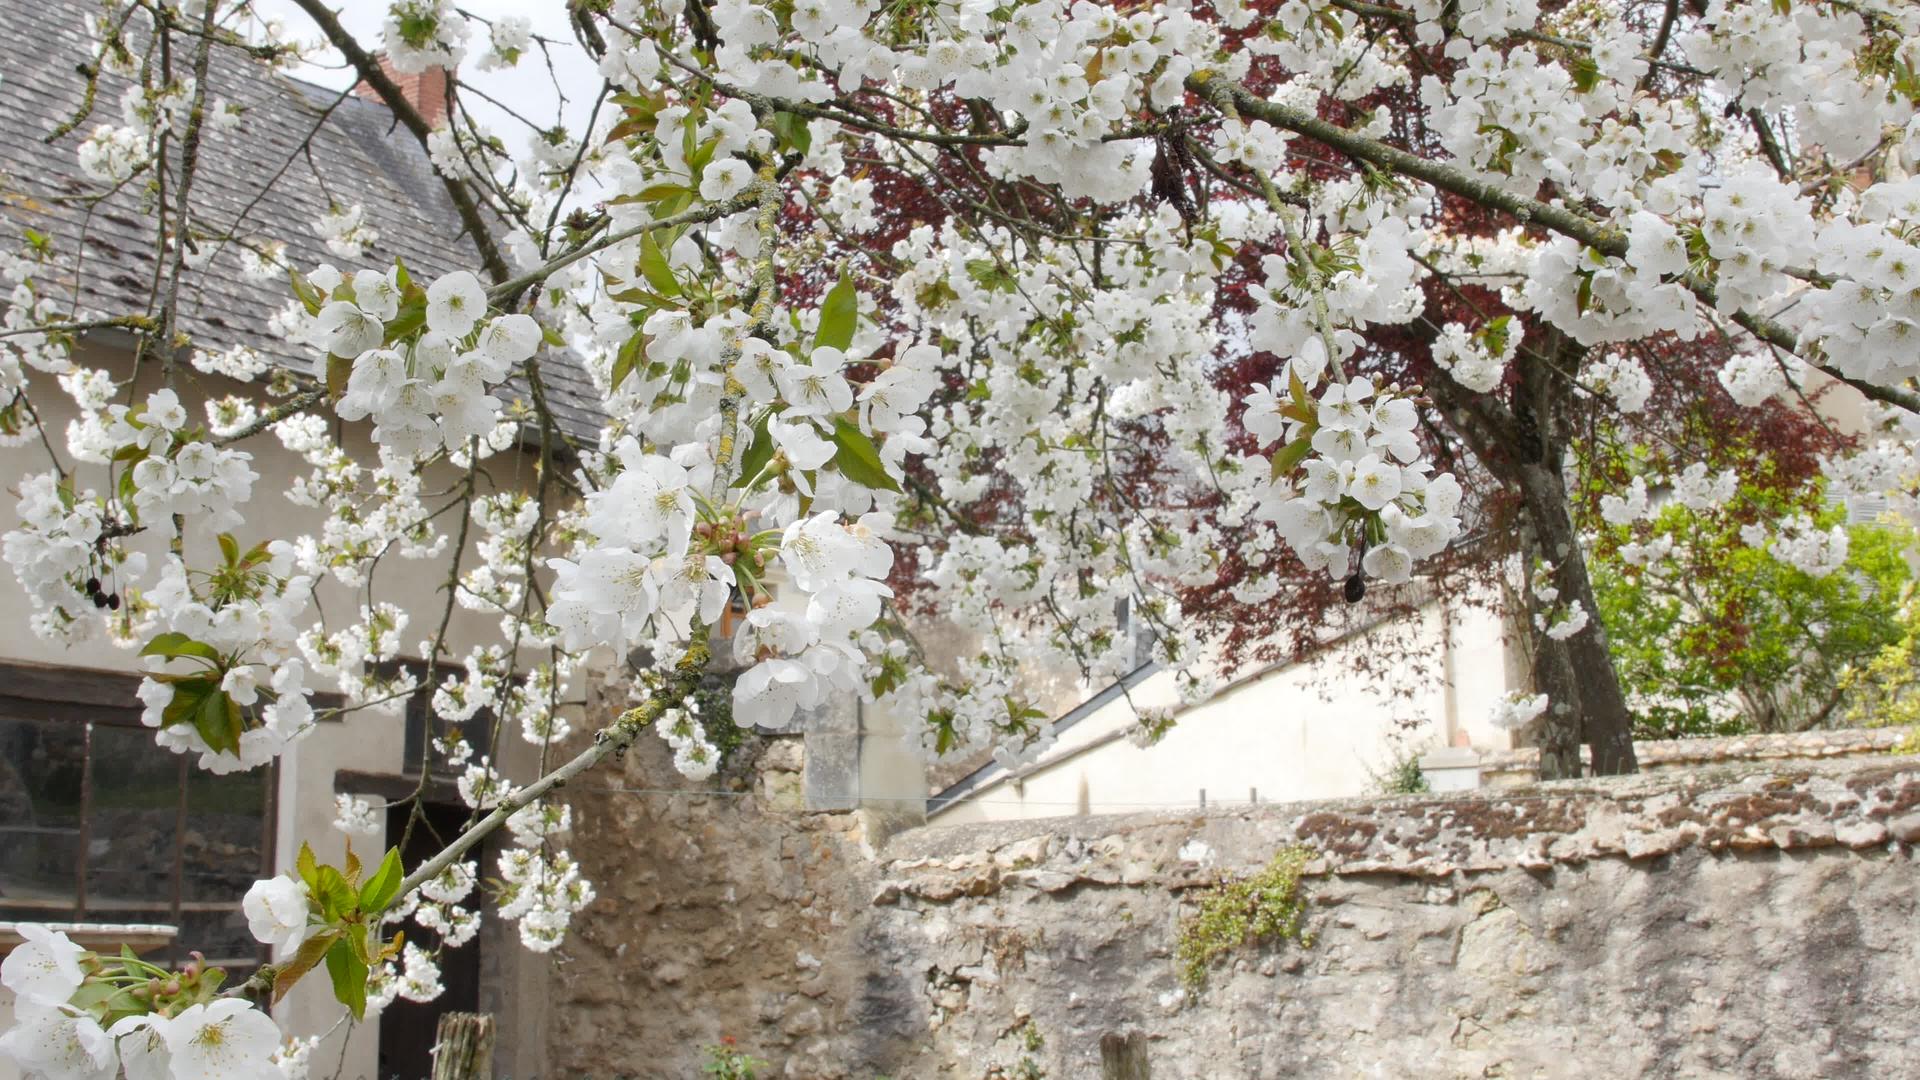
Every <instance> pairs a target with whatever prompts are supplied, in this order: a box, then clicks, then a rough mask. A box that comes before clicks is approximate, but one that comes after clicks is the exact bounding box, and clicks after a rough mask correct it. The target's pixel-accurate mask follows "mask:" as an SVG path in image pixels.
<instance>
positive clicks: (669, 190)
mask: <svg viewBox="0 0 1920 1080" xmlns="http://www.w3.org/2000/svg"><path fill="white" fill-rule="evenodd" d="M692 194H693V192H691V191H690V190H688V188H687V185H685V184H649V185H647V186H646V187H643V188H641V189H640V193H639V196H638V198H639V201H640V202H650V203H657V202H659V201H661V200H662V199H671V198H673V197H674V196H676V195H688V196H691V195H692Z"/></svg>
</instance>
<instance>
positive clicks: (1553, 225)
mask: <svg viewBox="0 0 1920 1080" xmlns="http://www.w3.org/2000/svg"><path fill="white" fill-rule="evenodd" d="M1187 89H1189V90H1191V91H1193V92H1194V93H1196V94H1198V95H1200V96H1201V97H1203V98H1205V99H1206V100H1207V101H1209V102H1211V103H1212V104H1213V105H1214V107H1215V108H1218V109H1220V110H1221V111H1222V112H1227V111H1229V109H1230V108H1231V109H1232V110H1234V111H1237V112H1239V113H1242V114H1245V115H1247V116H1252V117H1255V118H1257V119H1260V120H1265V121H1266V122H1268V123H1269V124H1272V125H1274V126H1275V127H1280V128H1285V129H1286V130H1288V131H1291V132H1294V133H1295V134H1298V135H1305V136H1306V137H1307V138H1310V139H1313V140H1315V141H1316V142H1321V143H1325V144H1326V145H1327V146H1330V147H1332V148H1333V149H1335V150H1338V151H1340V152H1341V153H1343V154H1346V155H1347V156H1348V157H1350V158H1353V159H1355V160H1358V161H1364V162H1366V163H1368V164H1370V165H1374V166H1377V167H1379V168H1382V169H1386V170H1387V171H1389V172H1394V173H1398V174H1400V175H1402V176H1410V177H1412V178H1414V179H1416V180H1421V181H1425V182H1426V183H1428V184H1431V185H1433V186H1434V187H1436V188H1438V189H1439V190H1441V191H1444V192H1447V193H1448V194H1450V195H1457V196H1459V197H1460V198H1463V199H1466V200H1468V201H1469V202H1473V203H1476V204H1478V205H1480V206H1484V207H1486V208H1488V209H1490V210H1498V211H1501V212H1503V213H1505V214H1507V215H1509V216H1511V217H1513V218H1515V219H1517V220H1518V221H1519V222H1520V223H1521V224H1522V225H1538V226H1540V227H1541V228H1544V229H1546V230H1548V231H1549V232H1555V233H1559V234H1560V235H1562V236H1565V237H1568V238H1569V239H1573V240H1578V241H1579V242H1580V243H1582V244H1585V245H1586V246H1588V247H1590V248H1592V249H1593V250H1595V251H1597V252H1599V253H1600V254H1602V255H1608V256H1612V257H1614V258H1624V257H1626V254H1627V238H1626V235H1625V234H1624V233H1622V232H1621V231H1620V230H1618V229H1615V228H1613V227H1611V226H1609V225H1607V224H1606V223H1604V222H1600V221H1596V220H1594V219H1592V218H1590V217H1587V216H1586V215H1584V214H1580V213H1577V212H1575V211H1573V210H1570V209H1568V208H1566V207H1564V206H1554V205H1552V204H1551V203H1544V202H1541V201H1539V200H1538V199H1530V198H1528V197H1526V196H1525V195H1516V194H1514V193H1513V192H1511V191H1507V190H1506V189H1504V188H1501V187H1498V186H1496V185H1494V184H1490V183H1488V182H1486V181H1485V180H1481V179H1479V178H1478V177H1475V176H1472V175H1470V174H1468V173H1467V172H1466V171H1464V170H1462V169H1459V168H1456V167H1454V166H1452V165H1447V164H1444V163H1442V162H1438V161H1431V160H1429V159H1427V158H1423V157H1420V156H1419V155H1417V154H1411V153H1408V152H1407V151H1405V150H1402V149H1400V148H1399V147H1397V146H1390V145H1388V144H1386V143H1384V142H1381V141H1379V140H1378V139H1373V138H1369V137H1367V136H1365V135H1361V134H1360V133H1358V132H1356V131H1353V130H1352V129H1350V128H1345V127H1341V126H1340V125H1338V124H1334V123H1329V122H1328V121H1325V120H1322V119H1320V118H1319V117H1318V116H1315V115H1313V114H1312V113H1309V112H1307V111H1305V110H1304V109H1297V108H1294V107H1293V106H1291V105H1282V104H1280V103H1279V102H1274V101H1268V100H1266V99H1265V98H1262V97H1260V96H1259V95H1257V94H1254V93H1253V92H1252V91H1250V90H1248V89H1247V88H1246V87H1244V86H1241V85H1239V84H1237V83H1235V82H1233V81H1231V80H1229V79H1225V78H1221V77H1219V76H1217V75H1215V74H1214V73H1212V72H1208V71H1199V72H1195V73H1194V74H1192V75H1189V76H1188V77H1187ZM1679 281H1680V283H1681V284H1682V285H1685V286H1686V287H1687V288H1688V290H1690V291H1691V292H1692V293H1693V295H1694V296H1695V297H1696V298H1698V299H1699V300H1700V302H1701V303H1703V304H1705V305H1707V306H1708V307H1714V306H1715V304H1716V301H1717V294H1716V292H1715V290H1714V287H1713V284H1712V283H1711V282H1709V281H1706V280H1705V279H1703V278H1700V277H1698V276H1696V275H1693V274H1688V275H1686V276H1685V277H1682V278H1680V279H1679ZM1732 319H1733V321H1734V322H1735V323H1736V324H1738V325H1739V326H1740V327H1741V328H1742V329H1744V330H1746V331H1747V332H1748V333H1750V334H1752V335H1753V336H1754V337H1757V338H1759V339H1760V340H1761V341H1764V342H1766V343H1767V344H1769V345H1773V346H1777V347H1778V348H1781V349H1785V350H1786V351H1788V352H1790V353H1793V354H1794V355H1796V356H1799V357H1801V358H1802V359H1804V360H1806V361H1807V362H1808V363H1809V364H1810V365H1812V366H1813V367H1815V368H1818V369H1819V370H1820V371H1822V372H1823V373H1825V374H1827V375H1829V376H1831V377H1833V378H1834V379H1837V380H1839V381H1840V382H1843V383H1846V384H1847V385H1848V386H1851V387H1853V388H1854V389H1855V390H1858V391H1859V392H1860V393H1862V394H1864V395H1866V396H1867V397H1868V398H1870V399H1872V400H1874V401H1879V402H1883V403H1885V404H1888V405H1896V406H1898V407H1900V408H1902V409H1906V410H1907V411H1908V412H1912V413H1915V414H1920V394H1915V393H1914V392H1913V391H1911V390H1906V389H1902V388H1899V387H1892V386H1881V385H1879V384H1877V383H1870V382H1866V381H1864V380H1861V379H1855V378H1853V377H1851V376H1848V375H1845V374H1842V373H1841V372H1840V371H1838V370H1836V369H1834V368H1833V367H1831V366H1830V365H1828V364H1826V363H1823V362H1821V361H1820V360H1819V359H1817V358H1816V357H1812V356H1808V355H1807V354H1806V353H1804V352H1802V351H1801V349H1800V343H1799V340H1798V338H1796V337H1795V335H1794V333H1793V331H1792V330H1789V329H1787V328H1786V327H1785V326H1782V325H1781V324H1780V323H1777V322H1775V321H1773V320H1772V319H1769V318H1767V317H1766V316H1764V315H1756V314H1754V313H1752V312H1749V311H1736V312H1734V313H1733V315H1732Z"/></svg>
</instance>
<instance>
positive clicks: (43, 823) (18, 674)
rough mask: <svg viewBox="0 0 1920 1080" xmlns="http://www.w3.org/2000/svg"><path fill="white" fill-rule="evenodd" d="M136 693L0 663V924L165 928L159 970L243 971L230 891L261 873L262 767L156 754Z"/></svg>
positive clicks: (122, 679)
mask: <svg viewBox="0 0 1920 1080" xmlns="http://www.w3.org/2000/svg"><path fill="white" fill-rule="evenodd" d="M138 685H139V679H138V677H136V676H132V675H126V674H121V673H110V672H96V671H84V670H78V669H73V668H55V667H43V666H39V665H32V664H17V663H6V662H0V919H22V920H34V921H39V922H93V923H165V924H169V925H172V926H176V927H178V928H179V931H180V932H179V934H178V935H177V936H176V937H175V938H174V941H173V943H172V945H171V946H169V948H168V952H167V956H166V959H167V960H168V961H169V962H173V963H184V962H185V961H186V959H187V954H188V952H190V951H198V952H200V953H202V954H204V955H205V956H206V957H207V959H208V960H209V961H211V962H213V963H216V964H221V965H223V966H229V967H233V968H239V969H242V971H244V970H245V969H248V968H251V967H253V966H254V965H255V964H257V963H259V962H260V961H261V960H262V959H263V958H264V956H263V953H262V947H261V946H260V945H259V944H258V943H257V942H255V941H254V940H253V935H252V934H250V933H248V932H247V921H246V918H245V917H244V916H243V915H242V914H241V912H240V897H241V896H242V895H244V894H245V892H246V890H247V887H248V886H249V885H251V884H252V883H253V882H254V880H255V879H257V878H260V877H264V876H266V875H268V874H270V873H272V866H273V831H272V827H271V822H272V821H273V807H272V799H273V789H274V785H273V776H274V773H273V771H272V770H271V769H255V770H253V771H251V772H245V773H232V774H229V775H227V776H214V775H212V774H210V773H207V772H205V771H203V770H201V769H198V768H196V767H194V765H193V763H192V759H191V758H189V757H187V756H183V755H179V754H174V753H170V752H168V751H166V750H162V749H160V748H158V747H156V746H155V745H154V741H153V732H152V731H151V730H150V729H148V728H146V727H144V726H142V725H141V723H140V704H139V699H138V698H136V697H135V696H134V690H135V688H136V687H137V686H138ZM152 959H154V960H156V961H158V960H159V959H160V957H159V956H158V955H155V956H154V957H152Z"/></svg>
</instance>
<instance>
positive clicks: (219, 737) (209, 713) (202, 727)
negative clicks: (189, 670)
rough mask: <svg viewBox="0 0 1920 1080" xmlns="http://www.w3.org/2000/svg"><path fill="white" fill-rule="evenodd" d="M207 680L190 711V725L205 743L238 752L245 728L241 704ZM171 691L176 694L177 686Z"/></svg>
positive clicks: (229, 751) (236, 753) (216, 684)
mask: <svg viewBox="0 0 1920 1080" xmlns="http://www.w3.org/2000/svg"><path fill="white" fill-rule="evenodd" d="M206 682H207V689H206V691H205V692H204V693H203V694H202V696H201V698H200V704H199V707H198V708H196V709H195V710H194V712H193V729H194V730H195V731H197V732H199V733H200V737H201V738H202V739H205V740H206V741H207V745H208V746H210V747H212V748H213V749H215V750H224V751H226V752H227V753H229V754H233V755H236V756H238V755H239V753H240V733H241V732H242V731H244V730H246V728H245V726H244V725H243V724H242V722H241V719H240V705H239V703H237V702H235V701H234V700H233V699H232V698H230V697H228V696H227V695H226V692H225V691H223V690H221V689H219V684H218V683H215V682H214V681H213V680H211V679H208V680H206ZM174 693H175V694H176V695H177V694H178V693H179V690H178V689H177V688H176V689H175V691H174Z"/></svg>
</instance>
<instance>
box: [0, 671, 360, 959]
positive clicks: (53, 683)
mask: <svg viewBox="0 0 1920 1080" xmlns="http://www.w3.org/2000/svg"><path fill="white" fill-rule="evenodd" d="M140 682H141V676H139V675H136V674H133V673H131V672H124V671H105V670H101V669H99V668H83V667H68V666H65V665H58V664H38V663H31V662H26V661H18V660H0V714H3V715H9V716H15V717H20V718H22V719H27V720H38V721H44V722H46V723H48V724H74V725H79V726H80V728H81V739H82V759H81V773H80V805H79V808H78V810H77V811H76V814H77V816H78V818H79V836H78V838H77V840H76V843H77V844H78V845H79V854H78V855H77V856H76V858H75V860H74V864H75V866H74V883H73V891H72V893H71V896H72V900H73V903H72V905H71V906H70V907H66V908H58V909H56V908H51V907H49V908H47V909H46V914H47V921H59V922H75V923H84V922H86V921H87V919H88V915H89V912H88V895H87V878H88V876H89V869H88V857H87V852H88V850H89V848H90V846H91V844H92V831H93V783H94V778H93V769H94V739H93V731H94V727H95V726H96V725H99V726H105V727H114V728H123V729H124V728H131V729H134V730H137V731H151V730H152V729H150V728H148V727H147V726H146V725H145V724H143V723H141V721H140V716H141V713H142V712H143V711H144V709H143V708H142V706H141V705H140V703H139V701H140V699H139V696H138V693H137V691H138V690H139V687H140ZM315 697H316V701H315V705H316V706H317V707H318V706H322V704H323V703H322V702H321V701H320V700H317V699H318V698H320V697H321V695H315ZM173 756H174V757H175V759H176V766H175V768H176V772H175V777H176V779H175V787H176V798H175V807H174V818H173V852H172V857H171V862H172V867H171V872H170V873H169V875H168V878H169V885H168V887H167V895H165V896H162V897H158V898H157V899H158V900H160V901H162V902H164V903H165V904H166V907H165V908H164V909H162V910H161V911H159V912H156V914H164V915H165V918H166V921H167V922H168V923H169V924H171V925H172V926H174V927H175V928H176V929H178V928H179V927H181V925H182V922H181V915H182V914H183V913H186V912H197V911H232V912H235V913H238V912H239V911H240V902H241V898H240V897H238V896H236V897H233V898H232V899H231V901H226V900H200V901H188V900H186V899H185V893H186V880H185V871H186V850H185V848H186V834H187V831H188V829H187V823H188V818H189V813H190V808H189V806H188V805H187V793H188V779H189V777H190V775H191V773H190V770H191V769H193V768H194V765H193V762H192V761H191V759H190V757H189V756H188V755H186V754H177V755H173ZM265 768H266V769H267V773H266V782H265V784H264V789H265V791H264V797H263V799H262V804H261V808H260V867H259V876H260V877H262V878H266V877H272V876H273V873H274V866H275V854H276V851H275V845H276V840H277V834H278V832H279V829H278V824H279V810H280V761H279V759H278V758H276V759H275V760H274V761H273V762H272V763H271V764H269V765H267V766H266V767H265ZM38 903H40V902H33V901H15V902H13V903H10V904H9V903H8V902H7V901H6V900H5V899H4V898H0V905H6V906H8V907H13V908H16V909H32V908H33V907H36V906H37V905H38ZM183 949H184V945H183V943H182V942H181V941H180V940H179V938H178V937H175V938H174V939H172V940H170V941H169V942H168V944H167V949H166V962H167V964H168V965H169V966H177V965H178V964H179V963H180V962H181V961H182V960H184V959H185V955H184V953H183ZM268 959H269V957H268V955H267V948H266V946H264V945H263V946H260V948H259V950H258V954H257V957H256V962H262V963H263V962H265V961H266V960H268Z"/></svg>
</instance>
